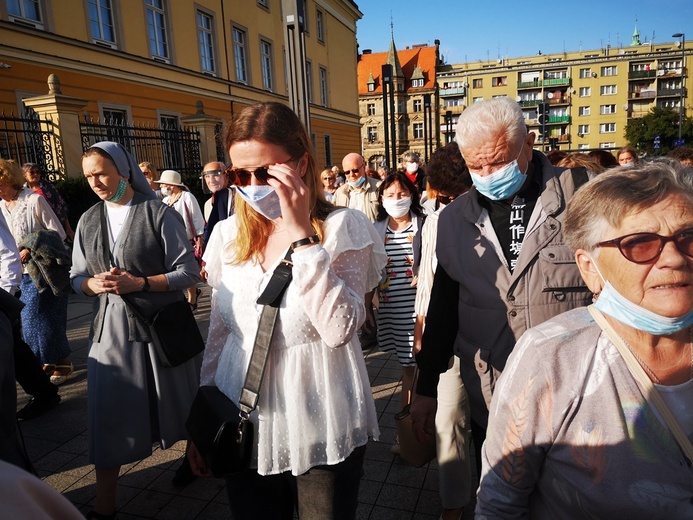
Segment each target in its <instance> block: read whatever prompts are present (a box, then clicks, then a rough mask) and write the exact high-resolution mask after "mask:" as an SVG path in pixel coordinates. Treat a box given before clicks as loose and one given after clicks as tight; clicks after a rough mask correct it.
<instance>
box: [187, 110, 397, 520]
mask: <svg viewBox="0 0 693 520" xmlns="http://www.w3.org/2000/svg"><path fill="white" fill-rule="evenodd" d="M226 145H227V149H228V151H229V157H230V158H231V163H232V165H233V169H232V172H233V174H232V176H231V177H232V180H234V182H235V184H236V186H237V189H236V193H237V200H236V213H235V215H233V216H232V217H229V218H228V219H227V220H224V221H222V222H220V223H219V224H218V225H217V226H216V227H215V228H214V231H213V233H212V236H211V238H210V242H209V244H208V246H207V249H206V251H205V255H204V261H205V262H206V269H207V271H208V282H209V284H210V285H211V286H212V288H213V291H212V312H211V317H210V326H209V337H208V339H207V348H206V350H205V357H204V361H203V365H202V373H201V384H202V385H216V386H217V387H218V388H219V389H220V390H221V391H222V392H223V393H224V394H226V395H227V396H228V397H229V398H230V399H231V400H232V401H234V402H236V403H238V400H239V394H240V391H241V388H242V387H243V383H244V380H245V375H246V371H247V366H248V362H249V359H250V354H251V351H252V349H253V346H254V339H255V334H256V331H257V328H258V319H259V316H260V312H261V309H262V307H261V306H260V305H257V304H256V300H257V298H258V296H259V295H260V294H261V293H262V291H263V290H264V288H265V285H266V284H267V282H268V281H269V279H270V278H271V276H272V272H273V271H274V268H275V267H276V266H277V264H278V263H279V261H280V260H281V259H283V258H284V256H285V254H286V252H287V250H288V249H289V248H292V249H293V256H292V262H293V266H294V268H293V280H292V282H291V283H290V284H289V287H288V290H287V291H286V293H285V294H284V297H283V301H282V304H281V306H280V310H279V318H278V320H277V324H276V328H275V333H274V336H273V339H272V343H271V346H270V352H269V357H268V360H267V367H266V370H265V373H264V377H263V380H262V387H261V389H260V397H259V403H258V407H257V409H256V410H255V411H254V412H253V414H252V415H251V420H252V421H253V422H254V423H255V432H256V438H255V444H256V452H255V455H254V459H253V462H252V464H251V469H249V470H246V471H243V472H241V473H238V474H235V475H233V476H232V477H230V478H229V479H228V481H227V489H228V495H229V505H230V507H231V510H232V512H233V516H234V518H236V519H237V520H242V519H245V518H253V519H254V518H287V519H291V518H292V517H293V512H294V509H297V510H298V514H299V516H300V518H301V519H302V520H305V519H310V518H316V519H318V518H319V519H329V518H354V516H355V514H356V505H357V496H358V486H359V480H360V477H361V469H362V465H363V455H364V451H365V446H366V443H367V442H368V439H369V437H374V438H377V436H378V434H379V431H378V425H377V416H376V413H375V406H374V402H373V397H372V394H371V389H370V385H369V381H368V375H367V372H366V366H365V362H364V359H363V354H362V352H361V348H360V346H359V342H358V338H357V336H356V332H357V331H358V330H359V327H360V326H361V324H362V323H363V322H364V319H365V316H366V311H365V306H364V296H363V295H364V294H366V293H367V292H368V291H369V290H371V289H373V287H375V285H376V284H377V282H378V280H379V279H380V272H381V269H382V268H383V267H384V265H385V261H386V259H385V254H384V248H383V245H382V241H381V240H380V239H379V237H378V235H377V234H376V233H375V230H374V228H373V226H372V225H371V223H370V222H369V221H368V220H367V218H366V217H365V215H363V214H361V213H359V212H356V211H352V210H349V209H340V210H337V209H336V208H335V207H334V206H332V205H331V204H330V203H328V202H326V201H325V199H324V195H323V189H322V183H321V181H320V176H319V172H318V171H317V170H316V166H315V159H314V157H313V156H312V154H311V148H310V138H309V136H308V133H307V132H306V130H305V128H304V127H303V126H302V125H301V123H300V121H299V119H298V117H297V116H296V115H295V114H294V113H293V112H292V111H291V110H290V109H289V108H288V107H286V106H285V105H282V104H279V103H261V104H257V105H253V106H250V107H247V108H245V109H244V110H243V111H242V112H241V113H240V114H239V116H238V118H237V119H236V121H234V124H233V125H231V126H230V129H229V134H228V136H227V138H226ZM188 456H189V459H190V462H191V466H192V468H193V471H194V472H195V473H196V474H197V475H199V476H204V475H205V474H206V468H205V467H204V461H203V459H202V458H201V457H200V455H199V453H198V452H197V449H196V448H195V447H194V445H192V443H191V446H190V449H189V451H188Z"/></svg>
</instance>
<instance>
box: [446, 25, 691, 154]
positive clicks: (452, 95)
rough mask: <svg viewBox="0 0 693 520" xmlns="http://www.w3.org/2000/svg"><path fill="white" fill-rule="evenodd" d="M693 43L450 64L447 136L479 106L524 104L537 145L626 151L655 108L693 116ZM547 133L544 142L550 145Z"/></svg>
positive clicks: (636, 41) (636, 45)
mask: <svg viewBox="0 0 693 520" xmlns="http://www.w3.org/2000/svg"><path fill="white" fill-rule="evenodd" d="M691 54H693V44H691V43H689V42H686V43H685V48H684V45H682V42H681V41H673V42H668V43H658V44H656V43H652V42H648V43H646V44H641V43H640V41H639V36H638V35H637V31H636V33H635V34H634V37H633V42H632V44H631V45H630V46H627V47H622V48H618V49H614V48H609V47H606V48H604V49H597V50H588V51H580V52H565V53H559V54H546V55H544V54H541V53H539V54H537V55H536V56H526V57H517V58H499V59H497V60H492V61H483V62H481V61H478V62H469V63H458V64H454V65H443V66H441V67H439V68H438V74H437V82H438V86H439V89H440V90H439V93H440V100H441V107H440V118H441V122H440V125H441V132H442V133H443V135H445V136H448V135H451V134H454V133H455V129H456V124H457V118H458V117H459V114H460V113H462V111H463V110H464V109H465V108H466V107H468V106H470V105H471V104H472V103H475V102H477V101H480V100H482V99H491V98H494V97H499V96H509V97H511V98H513V99H516V100H517V102H518V103H519V104H520V106H521V107H522V111H523V113H524V116H525V120H526V121H527V125H528V126H529V128H530V130H531V131H534V132H536V133H537V136H538V139H537V146H538V147H539V148H543V149H548V147H549V146H552V147H554V148H559V149H561V150H566V151H567V150H588V149H595V148H608V149H613V148H619V147H621V146H624V145H626V144H627V142H626V138H625V127H626V124H627V123H628V121H630V120H632V119H634V118H639V117H642V116H644V115H645V114H647V113H648V112H649V111H650V109H651V108H652V107H660V108H670V109H674V110H677V111H678V110H680V107H681V103H682V102H683V103H684V109H685V110H686V111H687V115H688V116H689V117H690V116H691V115H692V113H691V107H692V106H693V97H692V96H691V94H690V89H689V88H686V81H687V80H688V73H687V68H686V66H685V65H686V63H685V61H686V60H690V59H691ZM542 132H544V134H543V136H544V137H543V139H542V137H541V136H542Z"/></svg>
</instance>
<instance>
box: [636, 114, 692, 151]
mask: <svg viewBox="0 0 693 520" xmlns="http://www.w3.org/2000/svg"><path fill="white" fill-rule="evenodd" d="M657 135H658V136H659V142H660V149H659V150H655V148H654V139H655V136H657ZM678 137H679V111H678V110H671V109H666V108H657V107H654V108H653V109H652V110H650V112H649V113H648V114H647V115H646V116H644V117H641V118H637V119H631V120H630V121H628V123H627V124H626V139H627V140H628V142H629V143H630V145H631V146H634V147H635V148H636V149H637V150H638V151H639V152H640V153H647V154H648V155H664V154H666V153H667V152H668V151H670V150H671V149H672V148H674V141H675V140H676V139H678ZM683 139H684V141H685V142H686V144H691V143H693V120H691V119H690V118H686V117H684V120H683Z"/></svg>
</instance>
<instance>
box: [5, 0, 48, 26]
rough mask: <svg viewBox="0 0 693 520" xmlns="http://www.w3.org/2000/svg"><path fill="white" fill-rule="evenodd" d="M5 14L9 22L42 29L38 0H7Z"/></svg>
mask: <svg viewBox="0 0 693 520" xmlns="http://www.w3.org/2000/svg"><path fill="white" fill-rule="evenodd" d="M7 14H8V15H9V19H10V21H11V22H16V23H20V24H23V25H29V26H31V27H36V28H38V29H43V16H42V14H41V3H40V2H39V0H8V2H7Z"/></svg>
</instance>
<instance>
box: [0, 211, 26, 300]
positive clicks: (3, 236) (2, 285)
mask: <svg viewBox="0 0 693 520" xmlns="http://www.w3.org/2000/svg"><path fill="white" fill-rule="evenodd" d="M21 281H22V262H21V261H20V260H19V251H17V244H15V242H14V237H13V236H12V233H11V232H10V228H9V227H8V226H7V222H6V221H5V217H4V216H3V215H2V213H0V289H4V290H5V291H7V292H9V293H13V292H14V291H15V290H16V289H18V288H19V284H20V283H21Z"/></svg>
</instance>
